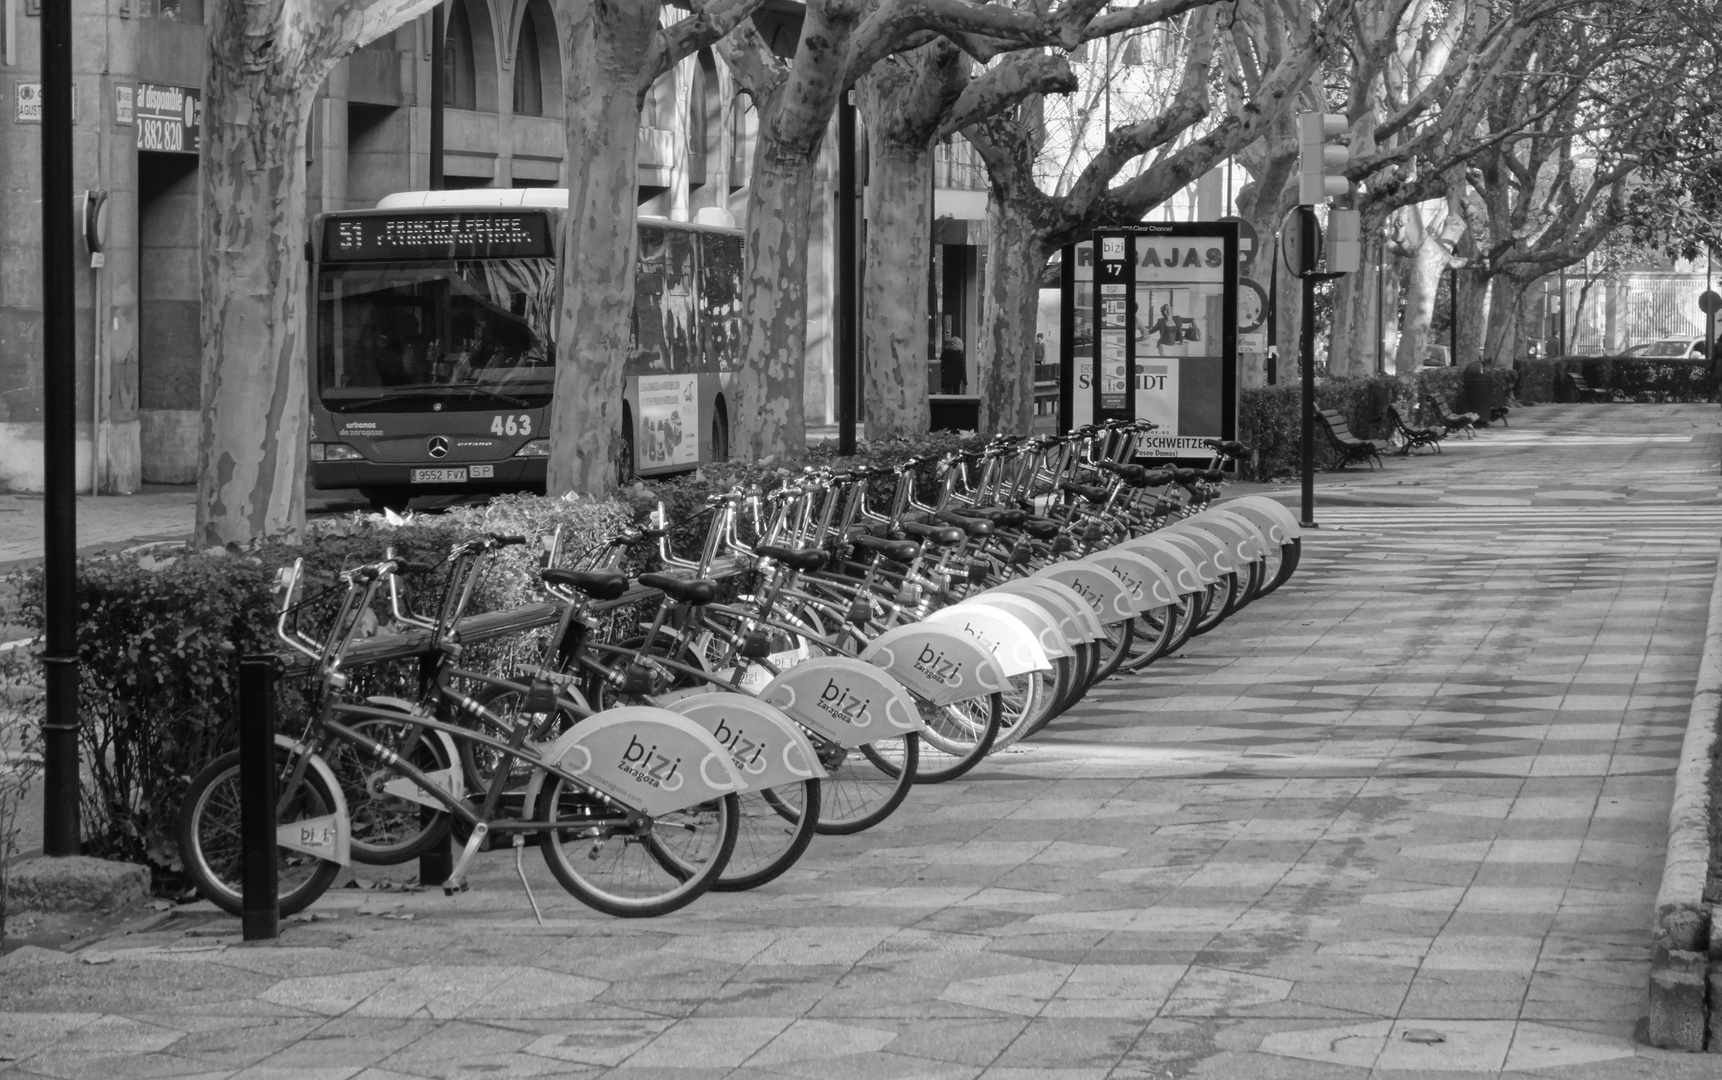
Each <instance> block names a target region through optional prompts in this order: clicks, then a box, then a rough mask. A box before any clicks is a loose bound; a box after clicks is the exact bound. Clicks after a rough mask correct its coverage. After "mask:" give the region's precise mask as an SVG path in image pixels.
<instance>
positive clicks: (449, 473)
mask: <svg viewBox="0 0 1722 1080" xmlns="http://www.w3.org/2000/svg"><path fill="white" fill-rule="evenodd" d="M413 483H415V484H464V483H466V470H465V469H414V470H413Z"/></svg>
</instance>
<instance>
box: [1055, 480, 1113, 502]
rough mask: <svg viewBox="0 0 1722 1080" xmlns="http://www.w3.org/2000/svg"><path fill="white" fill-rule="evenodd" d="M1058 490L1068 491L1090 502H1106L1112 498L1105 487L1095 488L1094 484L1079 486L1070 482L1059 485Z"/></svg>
mask: <svg viewBox="0 0 1722 1080" xmlns="http://www.w3.org/2000/svg"><path fill="white" fill-rule="evenodd" d="M1058 490H1060V491H1068V492H1070V493H1071V494H1072V495H1079V496H1081V497H1082V498H1084V499H1087V500H1088V501H1089V502H1105V501H1106V500H1107V499H1109V498H1111V496H1112V493H1111V492H1110V491H1107V490H1106V489H1105V488H1103V487H1095V486H1094V485H1093V484H1077V483H1073V482H1072V481H1069V480H1066V481H1065V482H1064V483H1062V484H1060V485H1058Z"/></svg>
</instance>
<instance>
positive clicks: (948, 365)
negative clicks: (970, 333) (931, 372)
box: [939, 331, 969, 394]
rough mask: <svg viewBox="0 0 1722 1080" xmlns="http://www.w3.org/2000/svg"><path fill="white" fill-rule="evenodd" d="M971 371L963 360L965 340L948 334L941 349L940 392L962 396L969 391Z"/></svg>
mask: <svg viewBox="0 0 1722 1080" xmlns="http://www.w3.org/2000/svg"><path fill="white" fill-rule="evenodd" d="M968 386H969V369H968V365H967V363H966V362H965V361H964V358H963V339H962V338H960V337H958V336H957V335H955V334H953V333H950V332H948V331H947V332H946V334H945V341H944V344H943V345H942V346H941V347H940V349H939V391H940V392H941V393H945V394H961V393H963V392H965V391H966V390H968Z"/></svg>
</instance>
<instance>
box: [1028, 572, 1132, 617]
mask: <svg viewBox="0 0 1722 1080" xmlns="http://www.w3.org/2000/svg"><path fill="white" fill-rule="evenodd" d="M1029 577H1031V578H1047V579H1049V580H1052V581H1056V582H1058V583H1060V584H1062V585H1067V586H1069V587H1070V588H1071V589H1073V590H1075V591H1076V594H1077V595H1078V596H1081V597H1082V598H1083V599H1084V600H1086V601H1087V602H1088V605H1089V607H1090V608H1091V609H1092V610H1093V611H1094V614H1095V615H1097V616H1098V617H1099V618H1100V621H1101V622H1103V623H1115V622H1124V621H1125V620H1127V619H1134V618H1135V617H1136V615H1137V609H1136V603H1135V601H1134V600H1133V599H1132V598H1131V596H1130V593H1129V592H1128V591H1127V590H1126V589H1125V588H1124V583H1123V582H1121V581H1119V580H1118V579H1117V578H1115V577H1113V576H1112V575H1111V574H1110V573H1108V572H1107V571H1105V570H1103V569H1101V568H1100V567H1098V566H1095V565H1093V564H1091V563H1088V562H1067V563H1055V564H1053V565H1052V566H1048V567H1046V568H1045V569H1043V570H1036V571H1035V572H1034V573H1032V574H1030V575H1029ZM1144 607H1146V605H1144Z"/></svg>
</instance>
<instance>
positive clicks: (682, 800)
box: [528, 705, 747, 817]
mask: <svg viewBox="0 0 1722 1080" xmlns="http://www.w3.org/2000/svg"><path fill="white" fill-rule="evenodd" d="M544 760H545V761H546V762H547V763H549V764H553V765H555V766H557V767H558V768H560V769H562V770H563V771H564V772H567V773H571V774H572V775H574V776H575V777H577V778H579V779H580V780H581V781H582V782H584V783H586V784H589V785H591V787H592V789H593V790H595V791H597V792H599V793H601V794H604V795H608V796H609V797H610V798H612V799H614V800H615V801H616V802H618V803H621V804H622V805H623V806H626V807H629V808H630V809H634V810H639V811H642V812H644V813H647V814H651V815H652V816H654V817H656V816H658V815H661V814H668V813H673V812H674V811H677V810H685V809H686V808H688V807H690V806H697V805H699V804H700V803H703V802H709V801H711V800H712V799H715V798H718V797H720V796H723V795H728V794H729V793H730V792H732V791H742V790H744V789H745V788H746V787H747V782H746V781H745V780H743V779H742V777H741V775H740V774H739V773H737V772H736V770H735V766H733V765H731V764H730V760H729V751H727V750H725V749H724V748H723V747H722V746H720V745H718V741H717V740H716V739H714V738H712V737H711V735H710V733H708V732H707V731H706V729H705V728H703V727H701V726H700V725H698V724H696V723H694V722H693V721H692V720H689V719H688V718H687V717H685V716H682V715H681V714H679V713H674V712H671V711H670V710H668V709H658V708H653V707H652V706H649V705H624V706H622V707H620V708H616V709H605V710H604V711H603V712H600V713H594V714H593V715H592V716H590V717H588V718H587V719H585V720H582V721H580V722H579V723H578V724H575V725H574V727H573V728H571V729H570V730H569V731H567V732H565V733H564V734H563V735H561V736H560V737H558V738H557V740H556V741H555V742H553V743H551V744H550V748H549V749H548V750H546V751H545V752H544ZM534 779H535V781H536V780H537V778H536V777H535V778H534ZM536 794H537V785H536V784H535V786H534V787H533V788H532V789H530V790H529V791H528V795H529V797H530V796H535V795H536Z"/></svg>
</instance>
